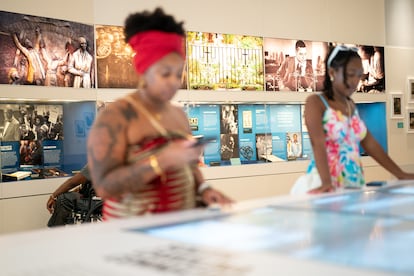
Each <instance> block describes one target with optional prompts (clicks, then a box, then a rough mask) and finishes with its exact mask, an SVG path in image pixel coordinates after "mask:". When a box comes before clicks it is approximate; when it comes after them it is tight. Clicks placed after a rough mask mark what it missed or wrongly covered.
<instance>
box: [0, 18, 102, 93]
mask: <svg viewBox="0 0 414 276" xmlns="http://www.w3.org/2000/svg"><path fill="white" fill-rule="evenodd" d="M94 52H95V50H94V39H93V26H92V25H86V24H81V23H76V22H71V21H63V20H58V19H53V18H46V17H38V16H32V15H25V14H19V13H11V12H5V11H0V59H1V60H3V61H4V64H3V66H4V67H3V70H1V71H0V83H2V84H13V85H40V86H61V87H64V86H65V87H75V88H93V87H95V69H94V66H95V58H94Z"/></svg>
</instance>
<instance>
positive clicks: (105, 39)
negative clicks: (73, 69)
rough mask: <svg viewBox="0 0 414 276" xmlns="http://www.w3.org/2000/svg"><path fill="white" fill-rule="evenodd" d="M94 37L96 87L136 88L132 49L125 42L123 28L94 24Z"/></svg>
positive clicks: (136, 79)
mask: <svg viewBox="0 0 414 276" xmlns="http://www.w3.org/2000/svg"><path fill="white" fill-rule="evenodd" d="M95 38H96V68H97V78H98V88H136V87H137V83H138V78H137V74H136V73H135V69H134V67H133V64H132V61H133V58H134V51H133V50H132V49H131V47H130V46H129V45H128V44H127V43H126V42H125V35H124V28H123V27H121V26H110V25H96V26H95Z"/></svg>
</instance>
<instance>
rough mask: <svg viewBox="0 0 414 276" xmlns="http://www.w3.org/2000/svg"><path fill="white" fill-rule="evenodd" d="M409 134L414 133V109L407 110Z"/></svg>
mask: <svg viewBox="0 0 414 276" xmlns="http://www.w3.org/2000/svg"><path fill="white" fill-rule="evenodd" d="M407 132H408V133H414V108H407Z"/></svg>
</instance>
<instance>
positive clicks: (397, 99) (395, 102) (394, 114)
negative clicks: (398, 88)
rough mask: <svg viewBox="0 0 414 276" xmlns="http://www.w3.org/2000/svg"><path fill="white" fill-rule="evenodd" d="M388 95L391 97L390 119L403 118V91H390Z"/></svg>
mask: <svg viewBox="0 0 414 276" xmlns="http://www.w3.org/2000/svg"><path fill="white" fill-rule="evenodd" d="M390 97H391V101H390V103H391V104H390V107H391V112H390V114H391V115H390V116H391V119H402V118H404V112H403V110H402V103H403V93H402V92H391V93H390Z"/></svg>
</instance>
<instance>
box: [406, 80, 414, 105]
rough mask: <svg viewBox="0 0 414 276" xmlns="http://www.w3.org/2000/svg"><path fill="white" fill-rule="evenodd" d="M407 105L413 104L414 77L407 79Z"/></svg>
mask: <svg viewBox="0 0 414 276" xmlns="http://www.w3.org/2000/svg"><path fill="white" fill-rule="evenodd" d="M407 97H408V103H414V77H408V78H407Z"/></svg>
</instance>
